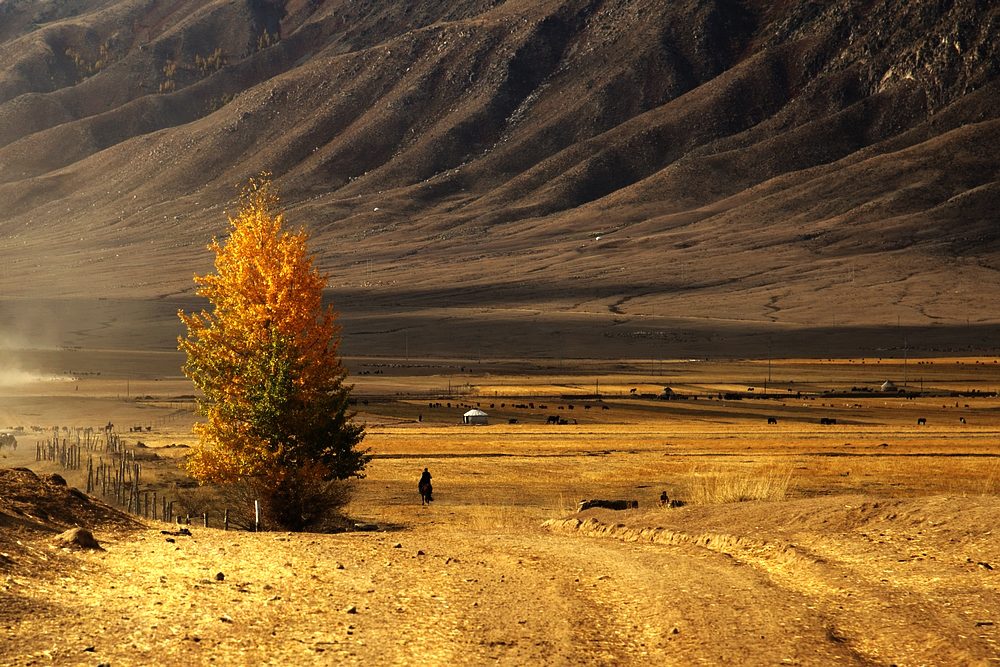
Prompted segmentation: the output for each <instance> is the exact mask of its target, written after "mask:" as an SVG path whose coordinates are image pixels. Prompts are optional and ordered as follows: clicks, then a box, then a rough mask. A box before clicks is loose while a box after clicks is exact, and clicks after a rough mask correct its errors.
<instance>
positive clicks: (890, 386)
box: [882, 380, 899, 392]
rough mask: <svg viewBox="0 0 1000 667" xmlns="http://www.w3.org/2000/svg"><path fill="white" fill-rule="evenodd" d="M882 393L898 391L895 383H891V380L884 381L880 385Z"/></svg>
mask: <svg viewBox="0 0 1000 667" xmlns="http://www.w3.org/2000/svg"><path fill="white" fill-rule="evenodd" d="M882 391H884V392H896V391H899V388H898V387H897V386H896V383H895V382H893V381H892V380H886V381H885V382H883V383H882Z"/></svg>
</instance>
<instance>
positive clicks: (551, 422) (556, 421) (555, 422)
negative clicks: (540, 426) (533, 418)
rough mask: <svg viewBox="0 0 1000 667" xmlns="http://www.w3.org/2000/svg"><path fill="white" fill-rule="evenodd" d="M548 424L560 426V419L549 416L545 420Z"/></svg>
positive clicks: (555, 416)
mask: <svg viewBox="0 0 1000 667" xmlns="http://www.w3.org/2000/svg"><path fill="white" fill-rule="evenodd" d="M545 423H546V424H558V423H559V417H558V416H557V415H549V418H548V419H546V420H545Z"/></svg>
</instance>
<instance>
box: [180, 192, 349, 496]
mask: <svg viewBox="0 0 1000 667" xmlns="http://www.w3.org/2000/svg"><path fill="white" fill-rule="evenodd" d="M277 207H278V197H277V195H276V194H275V193H274V190H273V188H272V186H271V183H270V181H269V179H268V178H267V176H266V175H264V176H262V177H261V178H258V179H251V181H250V182H249V184H248V185H247V187H246V188H245V189H244V191H243V193H242V197H241V203H240V209H239V212H238V213H237V215H236V217H234V218H230V220H229V222H230V227H231V229H230V234H229V237H228V238H227V239H225V240H224V241H221V242H220V241H219V240H218V239H214V240H213V241H212V243H211V244H210V245H209V248H210V249H211V250H212V251H213V252H214V253H215V273H210V274H208V275H203V276H195V282H196V284H197V285H198V290H197V293H198V294H199V295H200V296H203V297H205V298H206V299H208V300H209V302H210V303H211V304H212V306H213V310H212V311H211V312H210V311H208V310H202V311H201V312H198V313H191V314H187V313H184V312H180V313H178V314H179V316H180V318H181V320H182V321H183V322H184V324H185V325H187V329H188V336H187V338H181V339H179V341H178V342H179V346H180V349H182V350H184V351H185V352H187V363H186V364H185V366H184V372H185V374H187V375H188V376H189V377H190V378H191V379H192V380H193V381H194V382H195V384H196V385H197V386H198V387H199V388H200V389H201V390H202V391H203V392H204V396H205V398H204V400H203V402H202V410H203V412H204V413H205V416H206V418H207V420H206V421H205V422H204V423H201V424H198V425H197V426H196V430H197V433H198V435H199V438H200V442H199V446H198V447H197V448H196V450H195V451H194V453H193V455H192V456H191V458H190V460H189V464H188V469H189V472H191V474H192V475H194V476H195V477H196V478H197V479H199V480H202V481H209V482H222V483H226V482H232V481H235V480H237V479H239V478H244V477H255V478H261V479H270V480H276V481H280V479H282V478H283V476H284V474H285V473H286V472H287V470H288V468H289V467H290V466H291V467H296V466H301V464H302V463H303V462H304V461H306V460H313V462H314V463H315V460H316V459H318V460H320V461H322V460H323V457H322V456H316V457H313V456H312V454H315V453H317V452H318V451H319V450H322V449H323V448H324V447H325V445H324V444H323V443H306V442H305V441H304V438H303V436H302V434H301V433H298V432H297V431H296V428H298V427H302V428H306V429H310V428H312V429H313V430H316V429H315V425H314V422H315V421H316V415H313V414H310V413H309V410H310V406H319V409H321V410H322V409H327V411H328V412H329V411H330V409H331V405H332V411H333V412H337V411H338V410H339V411H340V413H341V417H342V419H341V423H346V424H347V428H349V429H354V431H356V433H355V436H356V437H355V438H354V439H353V440H352V441H351V442H350V443H349V444H350V447H348V449H350V448H351V447H353V444H356V443H357V442H358V441H360V439H361V437H363V434H362V432H361V428H360V427H355V426H353V425H350V423H349V419H350V417H349V416H347V417H346V420H344V419H343V416H344V410H345V407H344V406H346V401H347V389H346V388H345V387H343V385H342V382H343V380H344V378H345V376H346V372H345V370H344V368H343V366H342V364H341V362H340V359H339V357H338V355H337V348H338V345H339V327H338V326H337V325H336V324H335V322H334V317H335V314H334V311H333V308H332V307H331V306H326V307H324V306H323V303H322V293H323V288H324V287H325V286H326V278H325V276H323V275H322V274H321V273H320V272H319V271H318V270H317V269H316V268H315V267H314V266H313V262H312V259H311V257H310V256H309V254H308V252H307V248H306V242H307V240H308V236H307V234H306V232H305V231H303V230H299V231H296V232H289V231H286V230H285V229H284V225H283V216H282V215H281V214H280V213H276V210H277ZM331 396H335V397H337V399H338V400H336V401H334V402H333V403H331V400H330V397H331ZM330 417H331V416H330V415H324V416H322V418H324V419H326V418H330ZM348 440H350V438H348ZM304 446H305V447H306V449H303V447H304ZM309 447H312V448H313V449H314V450H316V451H310V450H309ZM297 449H299V450H302V451H296V450H297ZM348 453H353V454H355V455H357V454H356V453H355V452H348ZM326 456H327V458H329V457H330V456H334V454H331V452H326ZM342 458H343V457H342ZM348 458H349V457H348ZM359 461H360V464H359V465H360V467H363V465H364V462H366V461H365V460H363V459H359ZM327 465H328V468H330V469H331V471H333V469H335V468H337V466H336V465H335V464H334V463H330V462H327ZM355 467H358V466H357V465H356V466H355ZM348 472H356V471H348ZM344 473H345V471H343V470H341V471H339V472H337V473H336V476H340V477H344V476H346V475H345V474H344Z"/></svg>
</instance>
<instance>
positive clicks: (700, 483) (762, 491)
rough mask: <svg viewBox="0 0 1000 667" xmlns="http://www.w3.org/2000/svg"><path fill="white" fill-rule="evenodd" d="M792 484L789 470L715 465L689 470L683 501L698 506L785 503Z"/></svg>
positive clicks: (780, 466)
mask: <svg viewBox="0 0 1000 667" xmlns="http://www.w3.org/2000/svg"><path fill="white" fill-rule="evenodd" d="M791 481H792V467H791V466H790V465H787V464H777V463H776V464H769V465H766V466H752V467H749V468H740V469H733V468H731V467H730V468H724V467H721V466H717V467H715V468H711V469H709V470H706V471H699V470H697V469H695V470H692V472H691V475H690V477H689V479H688V480H687V484H686V486H687V495H686V496H685V500H686V501H688V502H690V503H694V504H699V505H713V504H719V503H740V502H747V501H751V500H784V499H785V496H786V495H787V493H788V488H789V486H790V485H791Z"/></svg>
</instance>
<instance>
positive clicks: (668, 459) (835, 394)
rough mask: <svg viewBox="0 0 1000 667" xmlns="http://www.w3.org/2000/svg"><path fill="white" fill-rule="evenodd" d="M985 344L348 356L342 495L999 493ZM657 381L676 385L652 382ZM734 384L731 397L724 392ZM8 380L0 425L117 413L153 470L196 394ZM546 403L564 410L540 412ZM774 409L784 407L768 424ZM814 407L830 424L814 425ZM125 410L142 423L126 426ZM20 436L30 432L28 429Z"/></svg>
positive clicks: (72, 421)
mask: <svg viewBox="0 0 1000 667" xmlns="http://www.w3.org/2000/svg"><path fill="white" fill-rule="evenodd" d="M994 361H995V360H993V359H985V358H984V359H976V358H946V359H920V360H907V361H905V362H904V361H903V360H899V359H893V360H870V359H851V360H845V359H839V360H803V359H772V360H767V359H763V360H761V359H758V360H744V361H738V360H737V361H705V360H677V361H662V362H658V363H656V362H653V363H651V362H648V361H643V360H623V361H617V362H603V363H601V362H594V361H579V362H570V361H561V362H558V363H551V362H532V361H530V360H494V361H492V362H490V363H481V362H479V363H475V362H469V363H468V364H467V365H465V364H460V363H455V362H447V363H445V362H441V361H435V360H426V359H423V360H395V361H394V362H390V361H389V360H385V359H379V360H373V359H366V360H353V361H352V362H351V363H352V365H354V366H355V367H360V368H365V367H367V368H379V369H380V371H381V372H379V373H378V374H376V375H373V374H365V373H363V372H356V373H354V374H353V375H352V376H351V378H350V381H351V382H353V383H354V396H355V398H356V399H357V403H356V405H355V408H356V409H357V410H358V417H357V418H358V419H360V420H362V421H363V422H365V423H366V425H367V437H366V439H365V441H364V446H366V447H370V448H371V451H372V453H373V454H374V455H375V457H376V458H375V459H374V460H373V462H372V463H371V465H370V466H369V469H368V470H367V472H366V476H365V478H364V479H363V480H357V481H355V482H353V483H352V484H353V486H354V500H353V501H352V503H351V505H350V506H349V507H348V508H347V509H348V512H350V513H351V514H352V515H353V516H356V517H358V518H365V519H370V520H375V521H380V520H381V521H390V522H395V521H403V520H404V519H405V518H406V514H407V513H408V512H410V510H411V508H412V505H413V503H414V501H415V500H416V501H419V498H418V497H417V494H416V491H415V486H416V483H415V480H416V479H417V477H418V476H419V472H420V470H422V469H423V468H424V467H428V468H430V469H431V471H432V473H433V474H434V479H435V483H436V488H437V494H436V495H437V499H438V501H437V503H436V505H435V506H436V507H448V508H449V511H453V512H457V513H460V514H461V513H468V514H469V516H470V520H471V518H473V516H474V515H476V513H479V514H480V515H481V514H482V512H483V511H484V510H483V508H493V509H490V510H489V513H490V514H491V516H492V514H495V513H496V512H499V513H500V514H501V515H502V516H506V517H507V519H505V520H509V519H510V517H509V515H510V514H513V513H516V512H520V513H524V514H525V515H526V517H528V518H530V519H531V520H534V519H537V518H540V517H545V516H550V515H552V513H554V512H555V513H559V512H565V511H566V510H568V509H571V508H573V507H574V506H575V503H576V502H577V501H578V500H580V499H583V498H590V497H608V498H628V499H636V500H639V501H640V504H641V506H650V505H655V504H656V502H657V500H658V498H659V496H660V493H661V492H663V491H666V492H667V493H668V495H669V496H670V497H671V498H680V499H682V500H686V501H688V502H694V503H710V502H722V501H726V500H727V499H729V500H732V499H737V500H738V499H748V498H768V499H775V498H798V497H810V496H817V495H827V494H833V493H858V492H861V493H877V494H891V495H901V496H913V495H921V494H931V493H949V494H982V493H995V492H996V491H997V490H998V488H1000V463H998V461H1000V458H997V457H998V455H1000V399H998V398H997V397H996V396H992V395H989V394H990V393H992V392H995V391H996V387H998V386H1000V365H998V364H996V363H994ZM455 371H458V372H455ZM650 371H654V372H655V376H654V377H651V375H650ZM904 377H905V378H906V380H905V387H906V389H907V390H910V391H919V390H920V389H921V388H922V389H923V394H920V395H919V396H916V397H909V398H907V397H903V396H900V395H897V394H882V393H878V392H877V391H876V390H877V388H878V387H879V385H880V384H881V383H882V382H884V381H885V380H886V379H892V380H894V381H895V382H897V384H899V385H900V386H901V387H902V386H904V380H903V378H904ZM664 387H670V388H671V390H672V391H673V392H674V393H675V395H677V396H680V397H684V400H669V401H667V400H660V399H659V398H656V397H657V396H659V395H660V392H662V391H663V389H664ZM449 389H450V393H448V390H449ZM852 389H858V390H868V391H864V392H855V393H853V394H852V393H851V390H852ZM633 390H635V391H633ZM731 392H738V395H739V400H734V397H733V396H730V397H728V398H727V397H726V395H727V394H729V393H731ZM956 392H963V394H962V395H954V394H956ZM973 392H979V394H975V393H973ZM0 394H3V395H4V401H3V407H2V409H0V426H7V425H9V426H23V427H25V428H28V426H29V425H34V424H38V423H40V424H42V425H43V426H44V428H46V429H48V428H50V427H51V425H54V424H67V425H74V426H76V425H79V426H84V425H94V426H96V425H103V424H104V423H106V422H108V421H111V422H113V423H115V424H116V428H117V429H118V430H119V431H120V432H123V435H124V437H125V438H126V440H129V441H131V442H136V441H141V442H143V443H144V444H145V445H147V446H149V447H151V448H154V450H155V451H158V452H160V453H161V455H162V457H163V460H162V461H161V462H160V463H159V464H157V465H155V466H154V465H152V464H151V465H150V469H151V473H153V474H154V476H155V474H156V469H157V467H159V468H160V469H162V470H163V476H164V479H169V480H171V483H176V480H177V478H178V475H177V472H176V470H177V466H176V462H177V457H179V456H183V454H184V453H185V452H186V450H184V449H171V450H169V451H168V450H164V449H162V448H163V447H164V446H166V445H171V444H177V443H182V444H189V445H190V444H194V442H193V438H192V435H191V430H190V428H191V424H192V423H193V422H194V420H195V419H196V417H195V415H194V413H193V408H194V401H193V397H192V395H191V388H190V386H189V385H186V384H185V382H184V381H183V380H177V379H173V378H159V379H158V378H147V379H144V380H134V381H133V380H126V381H125V382H123V381H121V380H120V379H116V378H109V377H83V378H78V379H75V380H73V381H71V382H68V381H62V382H58V381H47V382H36V383H34V384H30V385H22V386H19V387H16V388H11V387H8V388H0ZM469 407H480V408H482V409H483V410H485V411H486V412H487V413H489V415H490V422H491V423H490V424H489V425H487V426H465V425H462V424H460V421H461V415H462V413H463V412H464V411H465V410H466V409H468V408H469ZM551 417H555V418H556V419H560V420H563V421H564V422H565V423H560V424H549V423H547V422H548V420H549V418H551ZM769 417H774V418H775V419H776V420H777V422H778V423H777V424H768V423H767V420H768V418H769ZM823 417H827V418H833V419H836V420H837V423H836V424H835V425H821V424H820V423H819V421H820V419H821V418H823ZM918 418H924V419H926V422H927V423H926V424H922V425H918V424H917V420H918ZM963 420H964V421H963ZM515 421H516V423H511V422H515ZM133 425H134V426H136V427H139V426H141V427H143V431H142V432H140V433H135V434H132V433H130V432H128V431H129V429H130V428H132V426H133ZM37 437H41V436H40V435H39V436H37ZM25 440H26V442H27V444H29V445H30V444H31V443H32V434H31V433H30V432H29V433H28V434H27V435H26V436H25ZM7 456H9V453H8V454H7ZM10 461H11V459H8V462H10ZM477 520H478V519H477Z"/></svg>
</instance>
